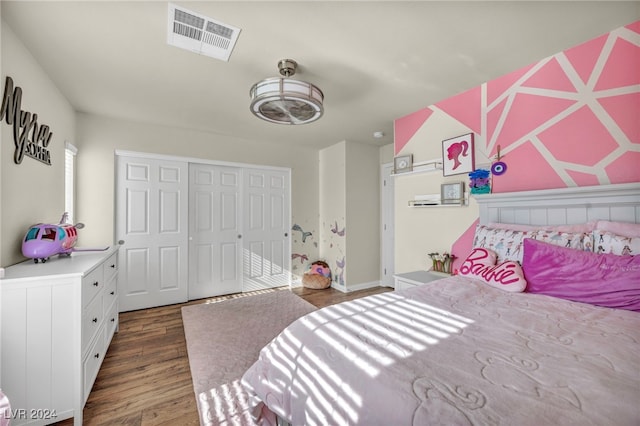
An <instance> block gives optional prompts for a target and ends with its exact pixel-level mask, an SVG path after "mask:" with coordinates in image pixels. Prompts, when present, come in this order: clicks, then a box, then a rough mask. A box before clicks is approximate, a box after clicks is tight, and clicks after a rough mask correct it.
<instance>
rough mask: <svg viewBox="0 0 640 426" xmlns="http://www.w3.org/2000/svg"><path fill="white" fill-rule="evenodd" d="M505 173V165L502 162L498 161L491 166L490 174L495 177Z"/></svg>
mask: <svg viewBox="0 0 640 426" xmlns="http://www.w3.org/2000/svg"><path fill="white" fill-rule="evenodd" d="M506 171H507V165H506V164H505V162H504V161H498V162H496V163H493V164H492V165H491V173H493V174H494V175H496V176H500V175H502V174H504V173H505V172H506Z"/></svg>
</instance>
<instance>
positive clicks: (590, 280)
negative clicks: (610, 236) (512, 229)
mask: <svg viewBox="0 0 640 426" xmlns="http://www.w3.org/2000/svg"><path fill="white" fill-rule="evenodd" d="M522 267H523V269H524V274H525V278H526V280H527V289H526V291H527V292H528V293H539V294H546V295H549V296H555V297H559V298H561V299H568V300H573V301H575V302H583V303H589V304H592V305H599V306H605V307H609V308H617V309H627V310H632V311H640V256H617V255H614V254H598V253H591V252H585V251H578V250H572V249H568V248H565V247H557V246H554V245H551V244H547V243H543V242H540V241H536V240H531V239H527V240H525V242H524V258H523V262H522Z"/></svg>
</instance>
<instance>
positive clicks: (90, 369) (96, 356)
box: [82, 336, 106, 404]
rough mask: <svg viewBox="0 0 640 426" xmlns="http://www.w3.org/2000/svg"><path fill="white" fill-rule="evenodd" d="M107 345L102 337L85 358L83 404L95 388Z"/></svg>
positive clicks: (95, 342) (83, 363) (94, 343)
mask: <svg viewBox="0 0 640 426" xmlns="http://www.w3.org/2000/svg"><path fill="white" fill-rule="evenodd" d="M105 352H106V351H105V345H104V339H103V338H102V336H100V338H98V339H96V340H95V341H94V342H93V345H92V346H91V349H90V350H89V352H88V353H87V355H86V356H85V358H84V360H83V361H82V377H83V382H82V386H83V390H84V394H83V398H82V401H83V404H84V403H85V402H87V397H88V396H89V393H90V392H91V388H92V387H93V382H95V380H96V376H97V375H98V370H100V365H101V364H102V360H103V359H104V354H105Z"/></svg>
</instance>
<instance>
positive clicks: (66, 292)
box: [0, 246, 118, 426]
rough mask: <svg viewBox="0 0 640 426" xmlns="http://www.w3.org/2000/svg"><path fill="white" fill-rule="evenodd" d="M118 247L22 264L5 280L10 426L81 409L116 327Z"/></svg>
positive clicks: (4, 376)
mask: <svg viewBox="0 0 640 426" xmlns="http://www.w3.org/2000/svg"><path fill="white" fill-rule="evenodd" d="M117 250H118V247H117V246H116V247H112V248H110V249H108V250H107V251H102V252H76V253H73V254H72V255H71V256H70V257H65V256H63V257H52V258H51V259H50V260H49V261H47V262H46V263H38V264H34V263H33V261H25V262H23V263H19V264H17V265H13V266H10V267H8V268H6V270H5V278H4V279H1V280H0V290H1V293H2V294H1V301H2V358H0V361H1V363H2V365H1V375H0V380H1V382H0V388H1V389H2V391H3V392H4V393H5V394H6V395H7V397H8V398H9V401H10V403H11V425H12V426H15V425H22V424H29V425H44V424H49V423H53V422H56V421H60V420H63V419H67V418H71V417H73V418H74V425H81V424H82V409H83V407H84V404H85V402H86V401H87V397H88V396H89V392H91V387H92V386H93V382H94V381H95V378H96V375H97V374H98V370H99V369H100V365H101V364H102V361H103V359H104V356H105V353H106V352H107V348H108V347H109V343H110V342H111V338H112V337H113V334H114V332H115V331H116V329H117V327H118V295H117V291H116V289H117V277H118V264H117Z"/></svg>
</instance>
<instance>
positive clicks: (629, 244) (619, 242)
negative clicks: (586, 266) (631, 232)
mask: <svg viewBox="0 0 640 426" xmlns="http://www.w3.org/2000/svg"><path fill="white" fill-rule="evenodd" d="M593 245H594V248H595V250H594V251H595V252H596V253H610V254H617V255H632V256H633V255H636V254H640V238H638V237H625V236H622V235H617V234H614V233H612V232H607V231H602V230H598V229H597V230H595V231H593Z"/></svg>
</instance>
